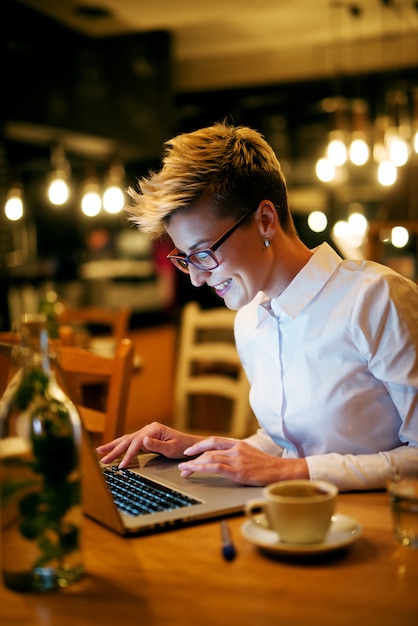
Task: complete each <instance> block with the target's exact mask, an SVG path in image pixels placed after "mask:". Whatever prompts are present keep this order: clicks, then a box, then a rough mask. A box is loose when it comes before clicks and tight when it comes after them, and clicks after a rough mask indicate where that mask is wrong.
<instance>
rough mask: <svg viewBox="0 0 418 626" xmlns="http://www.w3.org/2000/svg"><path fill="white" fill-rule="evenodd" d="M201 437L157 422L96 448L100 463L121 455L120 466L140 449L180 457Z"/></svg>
mask: <svg viewBox="0 0 418 626" xmlns="http://www.w3.org/2000/svg"><path fill="white" fill-rule="evenodd" d="M202 439H203V437H198V436H196V435H187V434H186V433H182V432H180V431H178V430H174V429H173V428H169V427H168V426H164V425H163V424H159V423H158V422H153V423H152V424H147V426H144V428H141V429H140V430H137V431H136V432H134V433H130V434H129V435H122V437H118V438H117V439H114V440H113V441H110V442H109V443H105V444H104V445H102V446H98V448H96V450H97V452H98V454H100V455H104V456H103V458H102V459H101V460H102V463H111V462H112V461H114V460H115V459H117V458H118V457H121V456H123V459H122V461H121V462H120V464H119V467H120V468H124V467H128V466H129V464H130V463H131V461H132V460H133V459H134V457H135V456H136V455H137V454H138V452H140V451H141V450H142V451H144V452H156V453H158V454H162V455H164V456H165V457H167V458H169V459H181V458H183V457H184V450H185V449H186V448H188V447H190V446H192V445H193V444H196V443H197V442H199V441H200V440H202Z"/></svg>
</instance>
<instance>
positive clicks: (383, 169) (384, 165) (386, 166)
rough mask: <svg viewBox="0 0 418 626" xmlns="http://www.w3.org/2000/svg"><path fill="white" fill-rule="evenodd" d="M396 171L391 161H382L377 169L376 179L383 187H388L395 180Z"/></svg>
mask: <svg viewBox="0 0 418 626" xmlns="http://www.w3.org/2000/svg"><path fill="white" fill-rule="evenodd" d="M397 177H398V171H397V169H396V165H394V164H393V163H392V161H382V162H381V163H379V167H378V170H377V180H378V181H379V183H380V184H381V185H383V186H384V187H390V186H391V185H393V184H394V183H395V182H396V179H397Z"/></svg>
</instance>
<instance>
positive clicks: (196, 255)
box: [167, 209, 256, 274]
mask: <svg viewBox="0 0 418 626" xmlns="http://www.w3.org/2000/svg"><path fill="white" fill-rule="evenodd" d="M255 211H256V209H250V210H249V211H247V212H246V213H244V215H242V216H241V217H240V218H239V220H238V221H236V222H235V224H233V225H232V226H231V227H230V228H228V230H227V231H226V232H224V234H223V235H221V236H220V237H218V239H217V240H216V241H215V242H214V243H213V244H212V245H211V246H209V248H205V249H204V250H196V251H195V252H192V253H191V254H189V255H186V254H181V253H179V251H178V250H177V248H174V250H172V251H171V252H170V254H168V255H167V259H170V261H171V262H172V263H173V265H175V266H176V267H177V268H178V269H179V270H180V271H181V272H184V273H185V274H189V271H190V270H189V265H193V266H194V267H197V269H199V270H203V271H206V272H209V271H211V270H214V269H216V268H217V267H218V265H219V261H218V259H217V258H216V255H215V250H217V249H218V248H219V246H221V245H222V244H223V243H224V242H225V241H226V240H227V239H228V237H230V236H231V235H232V233H234V232H235V231H236V230H237V228H239V227H240V226H241V224H242V223H243V222H244V220H245V219H246V218H247V217H248V216H249V215H251V213H254V212H255Z"/></svg>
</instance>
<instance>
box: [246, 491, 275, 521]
mask: <svg viewBox="0 0 418 626" xmlns="http://www.w3.org/2000/svg"><path fill="white" fill-rule="evenodd" d="M260 513H264V515H265V517H266V520H267V523H268V525H269V527H270V528H271V524H270V520H269V518H268V514H267V506H266V501H265V500H262V499H260V498H258V499H257V498H255V499H253V500H248V502H247V503H246V505H245V514H246V515H247V517H249V518H250V519H253V517H255V516H256V515H259V514H260Z"/></svg>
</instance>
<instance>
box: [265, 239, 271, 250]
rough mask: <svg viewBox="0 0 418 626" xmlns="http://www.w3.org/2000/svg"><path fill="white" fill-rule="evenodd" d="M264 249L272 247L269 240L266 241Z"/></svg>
mask: <svg viewBox="0 0 418 626" xmlns="http://www.w3.org/2000/svg"><path fill="white" fill-rule="evenodd" d="M264 247H265V248H269V247H270V241H269V240H268V239H264Z"/></svg>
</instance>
